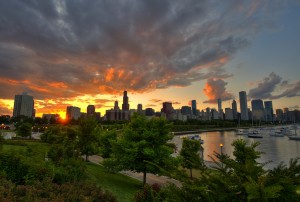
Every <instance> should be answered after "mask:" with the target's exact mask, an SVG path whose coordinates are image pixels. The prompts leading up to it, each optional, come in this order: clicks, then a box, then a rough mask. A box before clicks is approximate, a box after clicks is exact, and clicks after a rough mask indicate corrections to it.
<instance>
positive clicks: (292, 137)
mask: <svg viewBox="0 0 300 202" xmlns="http://www.w3.org/2000/svg"><path fill="white" fill-rule="evenodd" d="M289 139H290V140H300V136H297V135H293V136H289Z"/></svg>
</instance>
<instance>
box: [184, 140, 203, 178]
mask: <svg viewBox="0 0 300 202" xmlns="http://www.w3.org/2000/svg"><path fill="white" fill-rule="evenodd" d="M200 149H201V145H200V142H199V141H197V140H190V139H187V138H184V139H183V142H182V149H181V151H180V156H181V157H182V166H183V167H184V168H187V169H189V170H190V178H191V179H193V168H200V167H201V164H202V163H201V159H200V153H199V152H200Z"/></svg>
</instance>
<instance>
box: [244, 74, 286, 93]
mask: <svg viewBox="0 0 300 202" xmlns="http://www.w3.org/2000/svg"><path fill="white" fill-rule="evenodd" d="M281 81H282V78H281V77H280V76H278V75H277V74H275V73H274V72H272V73H271V74H270V75H269V76H268V77H266V78H264V79H263V80H262V81H260V82H259V83H258V84H257V87H255V88H253V89H251V90H250V91H249V97H250V98H253V99H266V98H270V97H271V96H272V95H271V93H272V92H273V91H274V90H275V88H276V86H277V85H278V84H280V82H281Z"/></svg>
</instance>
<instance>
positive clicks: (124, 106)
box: [122, 91, 129, 111]
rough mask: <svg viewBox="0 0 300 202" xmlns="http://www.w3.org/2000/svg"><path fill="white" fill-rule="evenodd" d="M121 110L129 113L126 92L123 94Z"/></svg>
mask: <svg viewBox="0 0 300 202" xmlns="http://www.w3.org/2000/svg"><path fill="white" fill-rule="evenodd" d="M122 110H124V111H129V103H128V96H127V91H124V94H123V104H122Z"/></svg>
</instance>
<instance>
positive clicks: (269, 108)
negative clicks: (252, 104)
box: [264, 101, 274, 122]
mask: <svg viewBox="0 0 300 202" xmlns="http://www.w3.org/2000/svg"><path fill="white" fill-rule="evenodd" d="M264 104H265V116H266V121H267V122H273V121H274V117H273V113H274V112H273V103H272V101H265V102H264Z"/></svg>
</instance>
